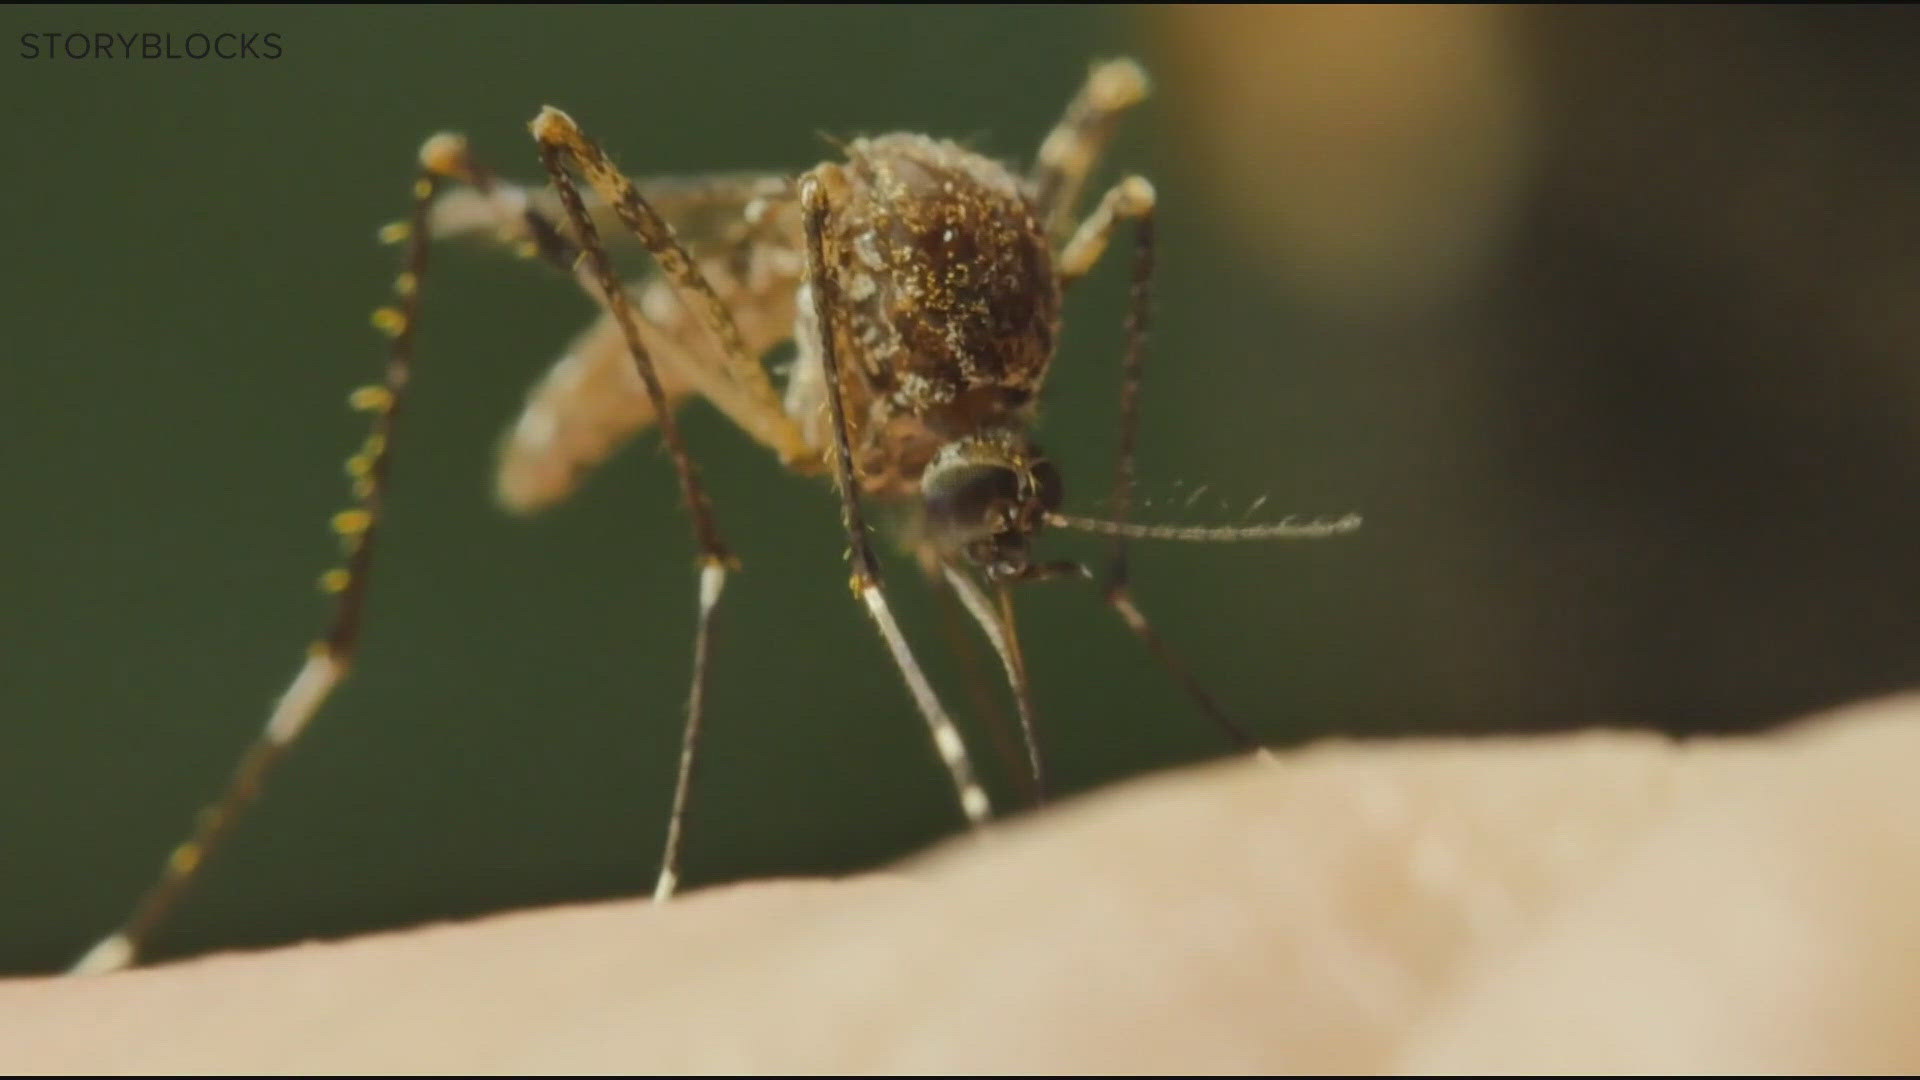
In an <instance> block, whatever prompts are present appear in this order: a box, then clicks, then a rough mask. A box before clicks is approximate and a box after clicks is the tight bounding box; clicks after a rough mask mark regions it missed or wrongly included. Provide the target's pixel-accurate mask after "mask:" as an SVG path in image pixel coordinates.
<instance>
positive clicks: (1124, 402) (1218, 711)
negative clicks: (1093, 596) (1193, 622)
mask: <svg viewBox="0 0 1920 1080" xmlns="http://www.w3.org/2000/svg"><path fill="white" fill-rule="evenodd" d="M1153 207H1154V195H1153V185H1151V184H1149V183H1148V182H1147V181H1146V180H1145V179H1144V178H1142V177H1138V176H1130V177H1128V178H1126V179H1125V180H1122V181H1121V182H1120V183H1119V184H1116V185H1115V186H1114V187H1113V189H1112V190H1111V191H1108V192H1107V194H1106V196H1105V197H1104V198H1102V199H1101V200H1100V205H1099V206H1098V207H1097V208H1095V210H1094V212H1093V213H1092V214H1090V215H1088V217H1087V220H1086V221H1085V222H1084V223H1082V224H1081V226H1080V228H1079V229H1078V230H1077V231H1076V232H1075V233H1074V235H1073V239H1071V240H1069V241H1068V242H1067V246H1066V248H1065V250H1064V251H1062V252H1061V254H1060V258H1059V260H1058V265H1059V271H1058V272H1059V274H1060V277H1061V280H1062V283H1063V284H1064V283H1066V282H1069V281H1072V280H1073V279H1075V278H1078V277H1080V276H1082V275H1084V274H1085V273H1086V272H1087V271H1088V270H1090V269H1092V267H1093V264H1094V263H1095V262H1097V261H1098V260H1099V258H1100V255H1101V253H1102V252H1104V251H1105V250H1106V248H1107V241H1108V239H1109V237H1111V235H1112V233H1113V230H1114V229H1115V228H1116V227H1117V226H1118V224H1119V222H1121V221H1123V220H1129V219H1130V220H1132V221H1133V223H1134V233H1133V235H1134V258H1133V287H1132V290H1131V292H1130V294H1129V297H1128V303H1127V323H1126V332H1127V345H1126V350H1127V351H1126V357H1125V359H1124V361H1123V362H1122V364H1121V368H1120V455H1119V460H1118V463H1117V465H1116V467H1115V472H1114V489H1113V504H1112V510H1111V513H1112V516H1113V520H1114V521H1115V522H1118V523H1121V524H1124V523H1125V522H1126V520H1127V515H1128V514H1129V513H1130V512H1131V510H1132V508H1133V455H1134V445H1135V443H1136V441H1137V439H1138V435H1139V429H1140V378H1141V372H1142V367H1143V361H1144V358H1145V351H1146V338H1147V322H1148V318H1149V314H1150V307H1151V305H1150V300H1151V286H1152V281H1153V236H1154V234H1153V221H1154V214H1153ZM1104 592H1105V594H1106V601H1107V604H1108V606H1109V607H1111V608H1113V610H1114V612H1115V613H1116V614H1118V615H1119V616H1120V619H1121V621H1123V622H1125V623H1126V624H1127V628H1128V629H1130V630H1132V631H1133V632H1134V634H1135V635H1136V636H1138V637H1139V638H1140V640H1141V641H1142V642H1144V643H1145V644H1146V646H1147V649H1148V651H1150V652H1152V653H1153V655H1154V656H1155V657H1156V658H1157V659H1158V660H1159V661H1160V663H1161V664H1162V665H1164V666H1165V667H1166V668H1167V670H1168V671H1170V672H1172V674H1173V676H1174V678H1175V679H1177V680H1179V682H1180V684H1181V686H1183V687H1185V688H1186V691H1187V694H1188V696H1190V697H1191V698H1193V701H1194V704H1195V705H1197V706H1198V707H1199V709H1200V711H1201V712H1203V713H1205V714H1206V715H1207V717H1208V718H1209V719H1211V720H1212V721H1213V722H1214V723H1215V724H1217V725H1219V727H1220V729H1221V730H1222V731H1223V732H1225V733H1226V735H1227V738H1229V739H1230V740H1232V741H1233V743H1234V744H1235V745H1236V746H1239V747H1240V748H1242V749H1253V748H1254V747H1256V746H1258V745H1259V741H1258V740H1257V739H1255V738H1254V736H1253V733H1252V732H1250V731H1248V730H1247V728H1246V727H1245V726H1244V725H1242V724H1241V723H1240V722H1238V721H1236V720H1235V719H1234V718H1233V717H1231V716H1229V715H1227V712H1226V710H1225V709H1223V708H1221V707H1220V703H1219V702H1218V701H1216V700H1215V699H1214V697H1213V695H1212V694H1210V693H1208V692H1207V689H1206V687H1204V686H1202V685H1201V684H1200V680H1199V679H1197V678H1195V677H1194V675H1193V673H1192V671H1191V670H1189V669H1188V667H1187V665H1186V664H1185V663H1184V662H1183V661H1182V660H1181V659H1180V658H1179V656H1178V655H1177V654H1175V653H1174V651H1173V649H1172V648H1171V647H1170V646H1169V645H1168V644H1167V643H1166V639H1164V638H1162V637H1161V636H1160V634H1159V632H1158V631H1156V630H1155V629H1154V628H1153V624H1152V623H1150V622H1148V621H1147V616H1146V614H1145V613H1144V612H1142V611H1141V610H1140V605H1139V604H1137V603H1135V602H1134V599H1133V590H1132V588H1131V585H1130V581H1129V577H1128V565H1127V538H1126V537H1125V536H1124V535H1117V536H1115V538H1114V541H1113V558H1112V561H1111V562H1110V563H1109V565H1108V568H1107V574H1106V580H1105V583H1104Z"/></svg>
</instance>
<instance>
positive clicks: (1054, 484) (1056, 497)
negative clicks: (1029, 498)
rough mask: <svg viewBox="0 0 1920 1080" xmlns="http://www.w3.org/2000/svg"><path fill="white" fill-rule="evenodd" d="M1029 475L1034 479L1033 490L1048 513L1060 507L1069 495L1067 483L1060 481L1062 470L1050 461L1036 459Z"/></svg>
mask: <svg viewBox="0 0 1920 1080" xmlns="http://www.w3.org/2000/svg"><path fill="white" fill-rule="evenodd" d="M1027 475H1028V476H1030V477H1032V479H1033V490H1034V494H1035V495H1036V496H1037V497H1038V498H1039V500H1040V508H1041V509H1043V510H1045V511H1047V512H1048V513H1052V512H1053V511H1055V510H1058V509H1060V504H1061V503H1062V502H1064V501H1066V497H1067V489H1066V485H1064V484H1062V483H1061V482H1060V470H1059V469H1056V468H1054V467H1053V463H1052V462H1050V461H1044V460H1043V461H1036V462H1034V463H1033V468H1031V469H1029V470H1028V471H1027Z"/></svg>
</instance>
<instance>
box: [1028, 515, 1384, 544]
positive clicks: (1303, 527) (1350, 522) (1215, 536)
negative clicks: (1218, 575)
mask: <svg viewBox="0 0 1920 1080" xmlns="http://www.w3.org/2000/svg"><path fill="white" fill-rule="evenodd" d="M1047 524H1049V525H1051V526H1053V527H1054V528H1056V529H1074V530H1077V531H1079V532H1087V533H1094V534H1096V535H1099V536H1117V537H1121V538H1123V539H1127V540H1187V541H1191V542H1194V543H1207V544H1230V543H1236V542H1241V541H1249V540H1324V539H1326V538H1327V537H1330V536H1343V535H1345V534H1347V533H1350V532H1353V531H1354V530H1355V529H1358V528H1359V527H1360V515H1359V514H1348V515H1346V516H1345V517H1338V518H1314V519H1310V520H1307V521H1299V520H1295V519H1294V518H1286V519H1283V520H1281V521H1274V522H1268V523H1266V524H1262V525H1140V524H1135V523H1133V522H1130V521H1106V520H1103V519H1101V518H1090V517H1080V516H1078V515H1075V514H1048V515H1047Z"/></svg>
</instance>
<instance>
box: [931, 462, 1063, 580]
mask: <svg viewBox="0 0 1920 1080" xmlns="http://www.w3.org/2000/svg"><path fill="white" fill-rule="evenodd" d="M920 493H921V505H922V510H923V512H924V514H925V522H926V530H927V536H928V538H929V539H931V540H932V541H933V543H934V544H935V545H936V546H937V547H939V548H940V549H941V550H943V551H946V552H950V553H952V554H953V555H955V556H958V557H959V558H962V559H964V560H966V561H967V562H970V563H972V564H974V565H975V566H978V567H980V568H981V569H982V570H984V571H986V574H987V576H988V577H990V578H993V579H995V580H1009V579H1013V578H1020V577H1026V576H1028V575H1029V574H1030V573H1031V572H1032V570H1033V564H1032V562H1031V560H1030V558H1029V556H1028V544H1029V542H1030V541H1031V540H1032V538H1033V535H1034V534H1035V533H1037V532H1038V531H1040V529H1041V527H1042V526H1044V525H1045V524H1046V520H1047V515H1049V514H1052V513H1054V512H1056V511H1058V510H1059V509H1060V501H1061V498H1062V496H1063V494H1064V489H1063V488H1062V487H1061V485H1060V470H1058V469H1056V468H1054V467H1053V463H1052V462H1049V461H1048V460H1047V459H1046V458H1045V457H1044V456H1042V455H1041V453H1040V450H1039V448H1038V447H1035V446H1034V445H1033V444H1031V443H1029V442H1027V441H1026V440H1025V439H1024V438H1022V437H1019V436H1015V435H1012V434H1009V433H996V434H989V435H982V436H978V437H972V438H965V439H960V440H957V441H955V442H951V443H948V444H947V445H946V446H944V447H942V448H941V449H940V452H939V453H938V454H936V455H934V459H933V461H932V462H931V463H930V464H928V466H927V471H926V473H925V474H924V475H922V477H921V480H920Z"/></svg>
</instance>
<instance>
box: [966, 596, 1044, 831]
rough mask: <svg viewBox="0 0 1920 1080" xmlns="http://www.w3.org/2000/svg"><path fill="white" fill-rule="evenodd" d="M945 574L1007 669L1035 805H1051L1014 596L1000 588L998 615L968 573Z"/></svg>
mask: <svg viewBox="0 0 1920 1080" xmlns="http://www.w3.org/2000/svg"><path fill="white" fill-rule="evenodd" d="M940 569H941V572H942V573H943V574H944V575H945V576H946V579H947V585H948V587H950V588H951V589H953V592H954V595H956V596H958V597H959V598H960V603H961V605H962V606H964V607H965V608H966V609H967V614H969V615H972V616H973V621H974V622H976V623H979V624H980V632H981V633H982V634H985V635H986V638H987V641H988V643H989V644H991V645H992V646H993V651H994V652H995V653H996V654H998V655H999V657H1000V666H1001V667H1003V668H1005V669H1006V673H1007V685H1008V686H1009V687H1010V688H1012V690H1013V703H1014V707H1015V708H1016V709H1018V710H1019V712H1020V737H1021V740H1022V742H1024V743H1025V745H1026V749H1027V770H1028V775H1029V776H1030V777H1031V778H1032V780H1033V796H1034V802H1035V803H1044V802H1046V801H1047V774H1046V769H1045V768H1044V767H1043V766H1042V765H1041V761H1040V741H1039V739H1038V737H1037V736H1036V734H1035V729H1034V723H1033V698H1032V694H1031V692H1030V691H1029V690H1028V687H1027V661H1026V657H1025V655H1024V654H1022V653H1021V651H1020V638H1019V636H1018V635H1017V634H1016V633H1015V632H1014V623H1013V594H1012V593H1011V592H1010V591H1008V589H1007V587H1006V586H1005V585H1002V586H1001V587H1000V590H999V593H1000V610H999V611H997V612H996V611H995V610H994V607H993V602H992V601H990V600H988V599H987V594H986V593H985V592H983V591H982V590H981V588H980V586H979V584H978V583H976V582H975V581H974V580H973V578H972V577H970V576H969V575H968V574H967V572H966V571H964V570H961V569H959V568H958V567H955V566H952V565H950V564H943V565H942V566H941V568H940Z"/></svg>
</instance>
